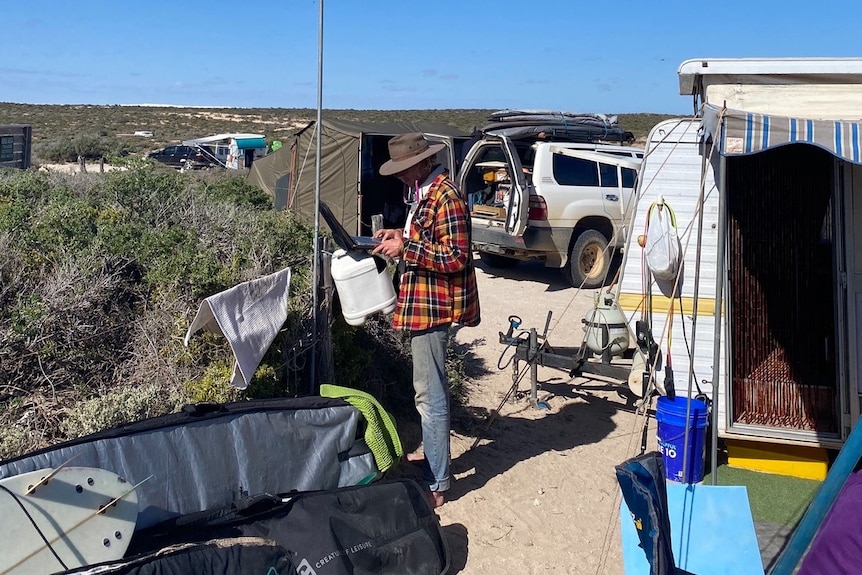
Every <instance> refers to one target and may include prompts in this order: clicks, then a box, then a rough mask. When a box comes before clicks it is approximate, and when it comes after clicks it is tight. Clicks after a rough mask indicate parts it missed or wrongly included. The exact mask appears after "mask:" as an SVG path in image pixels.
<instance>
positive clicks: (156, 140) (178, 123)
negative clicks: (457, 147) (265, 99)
mask: <svg viewBox="0 0 862 575" xmlns="http://www.w3.org/2000/svg"><path fill="white" fill-rule="evenodd" d="M494 111H496V110H492V109H452V110H324V116H325V117H327V118H339V119H345V120H358V121H371V122H394V121H408V120H410V121H427V122H442V123H445V124H450V125H452V126H455V127H458V128H461V129H462V130H464V131H465V132H471V131H472V130H473V129H474V128H476V127H480V126H482V125H484V124H485V123H486V120H487V116H488V114H490V113H491V112H494ZM316 117H317V111H316V110H314V109H311V108H182V107H174V106H143V105H141V106H89V105H41V104H12V103H0V124H30V125H31V126H32V127H33V143H34V155H35V156H36V157H37V158H38V156H39V146H40V144H47V143H53V142H57V141H59V140H65V139H71V138H74V137H75V136H81V135H85V134H86V135H93V136H100V137H105V138H118V139H121V140H122V143H123V146H124V148H125V149H127V150H128V151H129V152H133V153H135V152H145V151H150V150H155V149H159V148H162V147H164V146H165V145H168V144H171V143H179V142H181V141H182V140H186V139H190V138H197V137H202V136H208V135H212V134H217V133H223V132H254V133H261V134H265V135H266V137H267V140H268V141H269V142H272V141H273V140H278V139H282V138H285V137H287V136H289V135H290V134H292V133H293V132H295V131H296V129H297V127H298V126H302V125H304V124H305V123H307V122H308V121H311V120H313V119H315V118H316ZM672 117H674V116H672V115H663V114H618V119H619V123H620V125H621V126H622V127H623V128H624V129H626V130H628V131H630V132H632V133H633V134H634V135H635V138H636V139H637V140H638V141H641V142H643V141H644V140H645V139H646V137H647V135H648V134H649V131H650V129H651V128H652V127H653V126H655V125H656V124H657V123H659V122H660V121H662V120H665V119H667V118H672ZM135 132H152V134H153V135H152V137H145V136H136V135H134V134H135Z"/></svg>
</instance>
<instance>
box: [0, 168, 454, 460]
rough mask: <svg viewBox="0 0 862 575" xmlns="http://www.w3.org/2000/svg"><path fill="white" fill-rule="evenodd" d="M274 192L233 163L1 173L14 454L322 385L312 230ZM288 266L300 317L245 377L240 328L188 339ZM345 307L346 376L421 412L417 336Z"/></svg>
mask: <svg viewBox="0 0 862 575" xmlns="http://www.w3.org/2000/svg"><path fill="white" fill-rule="evenodd" d="M264 199H265V198H263V197H262V196H261V192H260V191H259V190H257V189H256V188H252V187H250V186H248V185H247V184H246V182H245V181H244V179H243V178H242V177H241V176H237V175H235V174H233V173H231V172H228V171H212V172H209V173H206V172H201V173H197V172H188V173H182V174H181V173H179V172H176V171H168V170H163V169H158V168H157V167H154V166H152V165H149V164H148V163H146V162H140V163H138V164H135V163H133V162H130V163H129V165H128V167H127V169H126V170H124V171H110V172H106V173H104V174H63V173H60V172H44V171H39V170H35V169H32V170H26V171H21V170H0V253H3V257H2V258H0V458H8V457H12V456H15V455H17V454H19V453H23V452H26V451H29V450H32V449H36V448H39V447H44V446H46V445H49V444H53V443H57V442H59V441H65V440H69V439H73V438H75V437H79V436H81V435H85V434H88V433H93V432H96V431H99V430H101V429H105V428H107V427H112V426H116V425H120V424H122V423H126V422H130V421H135V420H138V419H142V418H147V417H153V416H156V415H160V414H163V413H168V412H171V411H176V410H177V409H178V408H179V407H180V406H181V405H182V404H183V403H189V402H198V401H218V402H226V401H233V400H244V399H253V398H263V397H278V396H286V395H296V394H304V393H309V392H311V391H313V390H311V389H310V388H309V383H308V382H309V369H310V366H311V363H312V362H311V361H310V360H309V358H310V355H309V350H310V349H311V347H312V344H314V343H315V340H314V337H315V334H316V336H317V337H318V338H320V337H321V333H319V332H318V331H317V330H316V329H313V327H314V325H313V324H314V321H313V320H314V314H313V312H312V308H313V298H312V271H311V270H312V258H313V250H312V249H311V246H312V245H313V241H314V238H313V230H312V229H310V227H309V226H307V225H305V224H304V223H302V222H300V221H299V220H297V219H295V218H294V217H293V216H292V215H291V214H290V213H286V212H277V211H275V210H273V209H271V208H269V207H268V206H267V205H266V202H265V201H264ZM285 268H290V270H291V282H290V291H289V294H288V298H287V321H286V322H285V323H284V325H283V326H282V328H281V330H280V331H279V333H278V335H277V336H276V339H275V341H274V342H273V344H272V345H271V346H270V349H269V350H268V351H267V352H266V354H265V355H264V357H263V359H262V361H261V363H260V365H259V367H258V369H257V371H256V372H255V375H254V378H253V381H252V382H251V384H250V385H249V386H248V388H247V389H245V390H242V391H240V390H237V389H235V388H232V387H231V386H230V385H229V381H230V376H231V374H232V372H233V362H234V357H233V353H232V352H231V349H230V346H229V345H228V343H227V341H226V339H225V338H224V337H223V336H221V335H218V334H214V333H211V332H207V331H201V332H198V333H196V334H194V337H192V338H190V341H189V345H188V347H186V345H185V342H184V340H185V336H186V332H187V331H188V329H189V325H190V323H191V321H192V319H193V318H194V316H195V313H196V311H197V309H198V307H199V305H200V303H201V301H202V299H204V298H206V297H208V296H210V295H213V294H215V293H218V292H220V291H223V290H225V289H228V288H230V287H233V286H234V285H237V284H239V283H241V282H244V281H248V280H252V279H257V278H260V277H262V276H265V275H268V274H272V273H275V272H278V271H280V270H283V269H285ZM328 289H329V288H328ZM330 295H331V294H330ZM336 301H337V300H336ZM332 313H333V316H332V317H333V318H335V319H334V320H332V327H333V334H332V339H333V341H334V345H333V348H334V350H333V356H334V362H335V376H334V381H335V382H336V383H338V384H339V385H345V386H348V387H354V388H358V389H363V390H366V391H368V392H370V393H372V394H373V395H375V396H376V397H377V398H378V399H380V400H381V402H382V403H383V405H384V406H385V407H386V408H387V409H389V410H390V411H392V413H393V414H395V415H396V416H397V417H401V416H403V415H409V416H410V417H414V418H415V409H414V408H413V390H412V385H411V360H410V349H409V339H408V338H406V337H405V335H404V334H403V333H400V332H395V331H393V330H392V329H391V327H390V325H389V319H388V318H386V317H383V316H374V317H371V318H369V319H368V321H367V322H366V324H365V325H363V326H361V327H359V328H352V327H348V326H346V325H345V323H344V322H343V320H341V318H339V317H338V316H339V315H340V313H341V312H340V310H338V309H337V308H336V309H334V310H333V311H332ZM320 327H321V329H325V328H326V326H325V325H323V324H322V323H321V324H320ZM327 333H328V330H327ZM317 343H319V342H317ZM318 349H319V348H318ZM454 359H456V360H457V357H456V358H454ZM450 366H451V367H452V370H450V369H449V368H450ZM447 371H449V374H450V380H451V382H452V384H453V393H454V394H455V395H456V397H457V392H456V389H457V387H458V385H459V381H460V379H459V374H458V371H459V367H458V364H457V362H455V363H451V362H447Z"/></svg>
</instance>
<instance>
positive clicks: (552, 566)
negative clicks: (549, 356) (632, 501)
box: [438, 262, 655, 575]
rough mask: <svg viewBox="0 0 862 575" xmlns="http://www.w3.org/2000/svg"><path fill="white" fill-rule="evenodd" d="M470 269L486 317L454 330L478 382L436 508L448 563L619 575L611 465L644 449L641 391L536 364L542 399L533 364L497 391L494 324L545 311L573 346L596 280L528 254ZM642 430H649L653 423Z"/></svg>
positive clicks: (457, 567)
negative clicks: (500, 265) (575, 280)
mask: <svg viewBox="0 0 862 575" xmlns="http://www.w3.org/2000/svg"><path fill="white" fill-rule="evenodd" d="M477 271H478V282H479V291H480V298H481V303H482V323H481V324H480V325H479V326H477V327H475V328H462V329H460V330H459V331H458V333H457V335H456V338H457V341H458V343H459V344H460V345H461V346H463V348H464V350H465V352H466V353H467V356H466V357H467V360H468V366H469V369H470V372H471V375H472V377H473V380H474V381H473V382H472V383H471V384H470V394H469V399H468V401H467V402H466V405H465V407H464V409H456V410H454V412H453V424H452V427H453V431H452V470H453V474H454V476H455V482H454V484H453V486H452V489H451V490H450V491H449V492H448V501H447V502H446V504H445V505H443V506H442V507H441V508H439V510H438V513H439V517H440V521H441V524H442V526H443V529H444V531H445V533H446V536H447V540H448V543H449V547H450V551H451V555H452V567H451V569H450V571H449V572H450V573H462V574H465V575H471V574H477V575H478V574H487V573H519V574H527V573H573V574H580V573H589V574H607V575H613V574H622V573H623V566H622V553H621V543H620V528H619V505H620V496H619V490H618V484H617V482H616V478H615V475H614V465H616V464H618V463H620V462H622V461H624V460H625V459H627V458H628V457H630V456H633V455H636V454H637V453H639V450H640V438H641V428H642V423H643V419H642V418H641V417H640V416H638V415H637V414H636V412H635V408H634V404H633V402H634V400H635V399H636V398H634V397H633V396H632V395H631V394H630V393H629V392H628V390H627V388H626V387H625V386H623V385H622V384H620V383H616V382H612V381H609V380H604V381H599V380H596V379H586V378H576V379H571V378H569V376H568V373H567V372H566V371H562V370H559V369H554V368H548V367H539V368H538V382H539V391H538V398H539V400H540V401H544V402H546V403H547V404H548V407H549V409H539V408H536V407H535V406H534V405H533V403H532V402H531V401H530V399H529V395H530V374H529V370H527V371H526V373H525V375H524V378H523V379H522V380H520V383H518V385H517V388H516V389H517V391H516V392H515V393H512V394H511V397H510V399H508V400H506V401H505V402H504V398H505V396H506V395H507V392H509V391H510V389H512V388H513V378H512V374H513V370H512V365H511V363H510V362H509V360H510V359H511V357H512V351H513V350H512V349H511V348H509V349H507V348H506V346H505V345H503V344H501V343H500V342H499V335H498V332H500V331H505V330H506V329H507V327H508V321H507V318H508V317H509V316H510V315H513V314H514V315H517V316H519V317H520V318H521V319H522V325H521V329H522V330H529V329H530V328H532V327H535V328H536V329H537V330H538V332H539V334H541V333H542V331H543V330H544V326H545V322H546V317H547V313H548V311H549V310H550V311H551V312H553V315H552V319H551V322H550V324H549V332H548V336H547V341H548V343H549V344H550V345H551V346H557V347H560V346H569V347H575V346H579V345H580V344H581V341H582V339H583V336H584V332H583V328H582V323H581V319H582V318H583V317H584V314H585V312H586V311H587V310H588V309H590V308H591V306H592V305H593V297H594V294H595V293H596V290H587V291H581V292H578V290H576V289H574V288H571V287H567V286H566V285H565V284H564V283H563V280H562V276H561V274H560V272H559V270H547V269H545V268H543V267H541V266H539V265H535V264H524V263H522V264H520V265H518V266H517V267H515V268H512V269H509V270H491V269H489V268H487V267H485V266H484V264H482V263H481V262H479V263H478V264H477ZM516 333H517V332H516ZM498 364H499V365H503V366H504V367H505V369H502V370H501V369H498ZM519 367H520V369H521V370H523V369H524V367H525V363H524V362H521V363H520V366H519ZM501 404H502V408H501V409H500V411H499V413H498V415H496V416H495V417H492V418H491V420H490V424H489V423H488V417H489V414H492V413H493V412H495V410H496V409H497V408H498V407H499V406H501ZM653 423H654V422H653ZM649 435H650V436H651V437H652V438H653V439H652V440H653V441H654V436H655V430H654V428H653V429H652V430H651V432H650V434H649Z"/></svg>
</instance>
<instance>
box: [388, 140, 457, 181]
mask: <svg viewBox="0 0 862 575" xmlns="http://www.w3.org/2000/svg"><path fill="white" fill-rule="evenodd" d="M444 146H445V144H434V145H433V146H432V145H430V144H428V140H426V139H425V136H423V135H422V134H420V133H418V132H414V133H410V134H399V135H397V136H395V137H394V138H392V139H391V140H389V158H390V159H389V160H387V161H386V162H384V163H383V165H382V166H380V175H381V176H391V175H392V174H397V173H398V172H403V171H404V170H406V169H407V168H410V167H412V166H415V165H416V164H418V163H419V162H421V161H422V160H424V159H425V158H428V157H430V156H433V155H434V154H436V153H437V152H439V151H440V150H442V149H443V148H444Z"/></svg>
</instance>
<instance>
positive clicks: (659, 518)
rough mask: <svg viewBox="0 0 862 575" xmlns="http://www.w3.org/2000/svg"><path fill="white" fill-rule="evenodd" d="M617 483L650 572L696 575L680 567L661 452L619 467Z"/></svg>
mask: <svg viewBox="0 0 862 575" xmlns="http://www.w3.org/2000/svg"><path fill="white" fill-rule="evenodd" d="M615 469H616V475H617V482H618V483H619V484H620V490H621V491H622V494H623V499H624V500H625V502H626V506H627V507H628V508H629V511H630V512H631V514H632V521H634V523H635V528H636V529H637V533H638V539H639V540H640V546H641V548H643V550H644V553H645V554H646V558H647V561H648V562H649V565H650V571H649V572H650V575H693V574H692V573H689V572H688V571H685V570H684V569H680V568H678V567H676V563H675V561H674V558H673V547H672V540H671V538H670V537H671V533H670V516H669V515H668V510H667V483H666V479H665V469H664V461H663V460H662V458H661V454H660V453H659V452H657V451H653V452H650V453H646V454H644V455H640V456H638V457H633V458H631V459H628V460H626V461H624V462H622V463H621V464H619V465H617V466H616V468H615Z"/></svg>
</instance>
